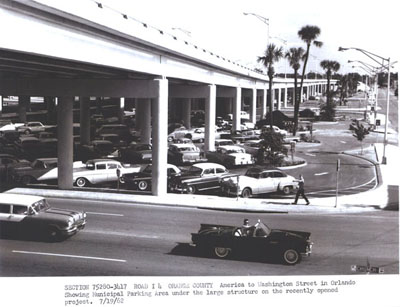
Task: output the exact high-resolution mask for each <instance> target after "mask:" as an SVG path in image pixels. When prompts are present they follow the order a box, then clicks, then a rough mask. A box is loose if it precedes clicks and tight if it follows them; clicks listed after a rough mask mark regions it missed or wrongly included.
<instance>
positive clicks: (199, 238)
mask: <svg viewBox="0 0 400 307" xmlns="http://www.w3.org/2000/svg"><path fill="white" fill-rule="evenodd" d="M310 235H311V233H309V232H304V231H295V230H282V229H271V228H269V227H268V226H267V225H266V224H264V223H263V222H261V221H260V220H258V222H257V223H256V224H255V225H254V226H249V225H246V226H242V227H240V226H239V227H238V226H225V225H211V224H201V227H200V230H199V231H198V232H197V233H192V245H194V246H196V247H197V248H198V249H199V250H200V251H202V252H212V253H213V255H215V256H216V257H218V258H227V257H228V256H230V255H231V254H236V255H243V256H258V257H260V258H262V259H267V258H271V257H278V258H279V259H281V260H282V261H283V262H284V263H285V264H290V265H294V264H296V263H298V262H300V261H301V257H302V255H307V256H308V255H310V254H311V248H312V244H313V243H312V242H311V241H310Z"/></svg>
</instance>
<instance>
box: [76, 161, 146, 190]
mask: <svg viewBox="0 0 400 307" xmlns="http://www.w3.org/2000/svg"><path fill="white" fill-rule="evenodd" d="M139 171H140V166H138V165H133V166H132V165H124V164H121V162H119V161H115V160H112V159H93V160H88V161H87V162H86V164H85V165H83V166H82V167H80V168H74V170H73V180H74V184H75V185H76V186H78V187H80V188H81V187H85V186H88V185H94V184H99V183H104V182H112V181H114V182H117V180H119V181H120V182H121V183H123V175H124V174H126V173H137V172H139Z"/></svg>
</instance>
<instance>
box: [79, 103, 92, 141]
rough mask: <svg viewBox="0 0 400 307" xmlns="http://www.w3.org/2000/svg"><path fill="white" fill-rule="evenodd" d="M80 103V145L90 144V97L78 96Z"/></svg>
mask: <svg viewBox="0 0 400 307" xmlns="http://www.w3.org/2000/svg"><path fill="white" fill-rule="evenodd" d="M79 100H80V101H79V103H80V114H79V119H80V139H81V145H89V144H90V98H89V97H79Z"/></svg>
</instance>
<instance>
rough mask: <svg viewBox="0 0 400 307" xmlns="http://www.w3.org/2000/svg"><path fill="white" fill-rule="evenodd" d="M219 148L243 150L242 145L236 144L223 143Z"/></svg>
mask: <svg viewBox="0 0 400 307" xmlns="http://www.w3.org/2000/svg"><path fill="white" fill-rule="evenodd" d="M219 148H223V149H226V150H234V149H240V150H243V148H242V147H240V146H237V145H223V146H220V147H219Z"/></svg>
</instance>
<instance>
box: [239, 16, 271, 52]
mask: <svg viewBox="0 0 400 307" xmlns="http://www.w3.org/2000/svg"><path fill="white" fill-rule="evenodd" d="M243 15H245V16H248V15H253V16H254V17H256V18H258V19H259V20H261V21H262V22H263V23H265V24H266V25H267V46H268V45H269V18H266V17H264V16H261V15H258V14H255V13H246V12H243Z"/></svg>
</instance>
